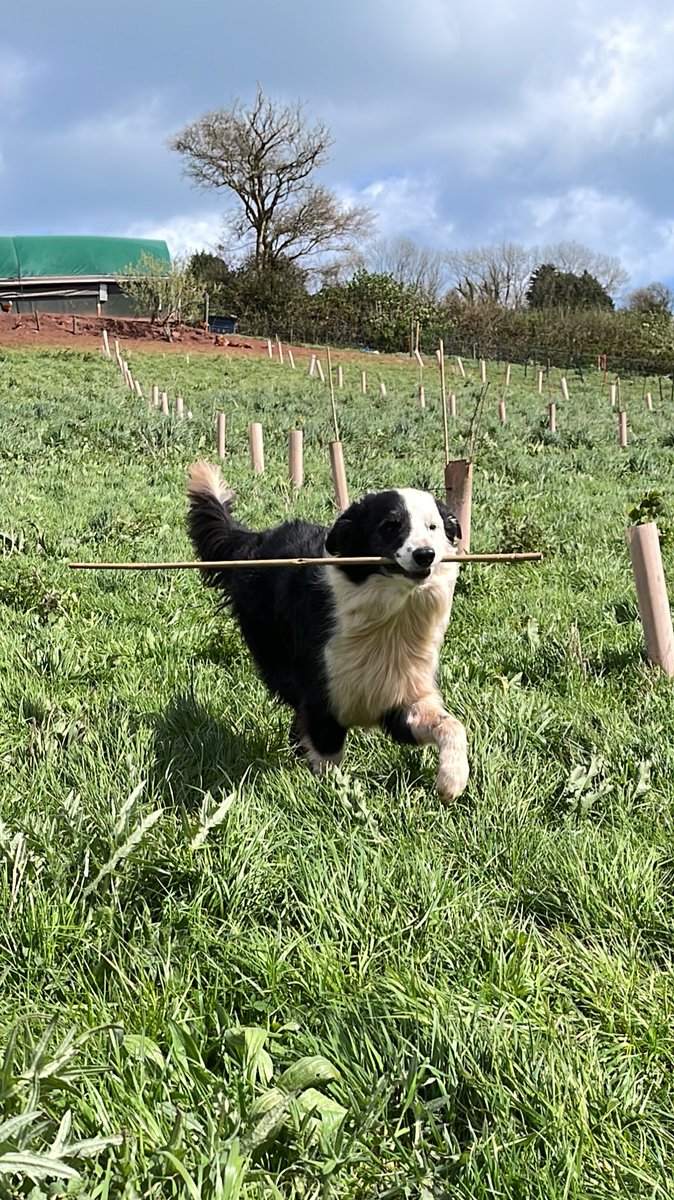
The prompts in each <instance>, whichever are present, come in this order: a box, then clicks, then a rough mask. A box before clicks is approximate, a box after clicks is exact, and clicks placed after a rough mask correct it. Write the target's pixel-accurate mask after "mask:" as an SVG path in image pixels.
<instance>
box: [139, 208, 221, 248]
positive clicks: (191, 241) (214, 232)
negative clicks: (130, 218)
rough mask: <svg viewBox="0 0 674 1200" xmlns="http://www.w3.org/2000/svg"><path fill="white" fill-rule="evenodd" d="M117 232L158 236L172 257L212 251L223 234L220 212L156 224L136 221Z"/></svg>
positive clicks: (170, 218) (173, 218)
mask: <svg viewBox="0 0 674 1200" xmlns="http://www.w3.org/2000/svg"><path fill="white" fill-rule="evenodd" d="M120 234H121V235H122V236H124V237H143V238H160V239H162V240H163V241H165V242H166V244H167V245H168V248H169V250H170V252H171V257H172V258H176V257H180V256H182V255H188V254H194V253H195V251H198V250H211V251H213V252H215V247H216V246H217V245H218V242H219V241H220V240H221V238H222V234H223V217H222V213H220V212H210V213H202V214H201V215H199V216H197V215H196V214H195V215H194V216H189V215H178V216H174V217H169V218H168V219H167V220H165V221H160V222H157V223H154V222H152V221H139V222H137V223H134V224H132V225H129V226H127V227H126V228H124V229H122V230H120Z"/></svg>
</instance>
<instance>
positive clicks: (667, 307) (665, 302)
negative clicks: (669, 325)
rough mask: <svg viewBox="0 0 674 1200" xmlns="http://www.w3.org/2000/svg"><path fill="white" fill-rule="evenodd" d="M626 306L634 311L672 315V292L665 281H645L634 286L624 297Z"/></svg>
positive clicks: (673, 294)
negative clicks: (642, 284)
mask: <svg viewBox="0 0 674 1200" xmlns="http://www.w3.org/2000/svg"><path fill="white" fill-rule="evenodd" d="M625 304H626V307H627V308H628V309H629V310H630V312H636V313H664V314H666V315H667V316H671V315H672V309H673V308H674V292H673V291H672V289H671V288H670V287H669V286H668V284H666V283H659V282H658V283H647V284H646V286H645V287H638V288H635V289H634V291H633V292H629V294H628V295H627V296H626V297H625Z"/></svg>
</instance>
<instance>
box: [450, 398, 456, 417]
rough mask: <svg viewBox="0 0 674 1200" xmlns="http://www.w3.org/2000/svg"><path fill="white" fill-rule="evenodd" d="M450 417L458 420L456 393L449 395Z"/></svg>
mask: <svg viewBox="0 0 674 1200" xmlns="http://www.w3.org/2000/svg"><path fill="white" fill-rule="evenodd" d="M449 415H450V417H452V418H454V419H456V393H455V392H450V393H449Z"/></svg>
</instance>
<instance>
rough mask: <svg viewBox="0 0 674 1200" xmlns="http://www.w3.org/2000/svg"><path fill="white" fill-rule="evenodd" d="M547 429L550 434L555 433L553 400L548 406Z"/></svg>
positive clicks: (555, 418)
mask: <svg viewBox="0 0 674 1200" xmlns="http://www.w3.org/2000/svg"><path fill="white" fill-rule="evenodd" d="M548 428H549V429H550V433H556V432H557V405H556V404H555V402H554V400H551V401H550V403H549V404H548Z"/></svg>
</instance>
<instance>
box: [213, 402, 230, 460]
mask: <svg viewBox="0 0 674 1200" xmlns="http://www.w3.org/2000/svg"><path fill="white" fill-rule="evenodd" d="M215 428H216V439H217V446H218V458H224V457H225V438H226V436H227V417H226V416H225V414H224V413H223V412H221V413H218V415H217V418H216V424H215Z"/></svg>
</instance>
